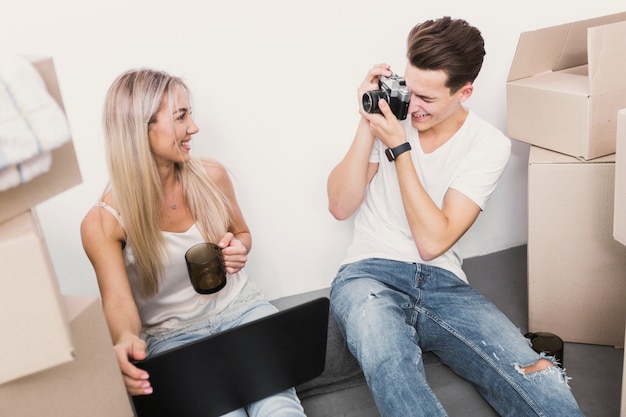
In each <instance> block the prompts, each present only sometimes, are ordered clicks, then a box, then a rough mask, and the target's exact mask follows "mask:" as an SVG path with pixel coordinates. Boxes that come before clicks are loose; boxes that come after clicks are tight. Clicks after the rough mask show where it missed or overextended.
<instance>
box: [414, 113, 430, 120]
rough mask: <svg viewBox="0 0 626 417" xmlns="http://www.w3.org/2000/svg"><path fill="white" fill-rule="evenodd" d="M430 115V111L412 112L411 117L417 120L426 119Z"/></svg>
mask: <svg viewBox="0 0 626 417" xmlns="http://www.w3.org/2000/svg"><path fill="white" fill-rule="evenodd" d="M428 116H430V114H428V113H412V114H411V117H412V118H413V119H417V120H422V119H425V118H426V117H428Z"/></svg>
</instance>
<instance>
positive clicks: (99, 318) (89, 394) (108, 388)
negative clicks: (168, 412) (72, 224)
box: [0, 58, 133, 417]
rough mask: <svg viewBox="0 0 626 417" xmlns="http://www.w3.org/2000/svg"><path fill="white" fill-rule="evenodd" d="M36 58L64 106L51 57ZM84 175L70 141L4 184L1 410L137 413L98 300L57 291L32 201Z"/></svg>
mask: <svg viewBox="0 0 626 417" xmlns="http://www.w3.org/2000/svg"><path fill="white" fill-rule="evenodd" d="M31 62H32V64H33V65H34V67H35V68H36V69H37V71H38V72H39V73H40V74H41V76H42V78H43V80H44V82H45V84H46V87H47V88H48V91H49V93H50V94H51V95H52V97H53V98H54V99H55V100H56V101H57V102H58V103H59V105H60V106H61V108H63V102H62V99H61V94H60V90H59V86H58V82H57V77H56V72H55V69H54V65H53V61H52V60H51V59H50V58H31ZM80 181H81V175H80V171H79V167H78V163H77V160H76V155H75V152H74V147H73V144H72V142H71V141H70V142H68V143H66V144H65V145H63V146H61V147H60V148H57V149H56V150H54V151H53V154H52V166H51V167H50V169H49V170H48V171H47V172H46V173H45V174H42V175H40V176H38V177H35V178H34V179H32V180H31V181H29V182H27V183H24V184H22V185H20V186H17V187H13V188H10V189H8V190H6V191H2V192H0V265H1V266H2V272H1V274H0V329H2V333H3V336H2V342H1V343H0V416H11V417H26V416H28V417H34V416H48V417H85V416H90V417H132V416H133V411H132V407H131V404H130V401H129V398H128V395H127V394H126V390H125V388H124V383H123V380H122V376H121V374H120V371H119V367H118V365H117V360H116V358H115V354H114V353H113V349H112V345H111V338H110V336H109V332H108V329H107V326H106V323H105V320H104V316H103V314H102V308H101V305H100V300H99V299H98V298H97V297H90V296H64V295H62V294H61V293H60V289H59V285H58V281H57V278H56V275H55V272H54V269H53V267H52V263H51V260H50V256H49V252H48V249H47V246H46V243H45V240H44V238H43V235H42V233H41V229H40V227H39V224H38V221H37V216H36V212H35V210H34V209H33V208H34V206H36V205H37V204H38V203H40V202H42V201H44V200H46V199H48V198H50V197H52V196H54V195H56V194H59V193H60V192H62V191H64V190H66V189H68V188H70V187H72V186H74V185H76V184H79V183H80Z"/></svg>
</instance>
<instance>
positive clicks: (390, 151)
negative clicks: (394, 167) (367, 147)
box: [385, 142, 411, 162]
mask: <svg viewBox="0 0 626 417" xmlns="http://www.w3.org/2000/svg"><path fill="white" fill-rule="evenodd" d="M410 150H411V144H410V143H409V142H404V143H403V144H402V145H399V146H396V147H395V148H387V149H385V154H386V155H387V159H388V160H389V162H393V161H395V160H396V158H397V157H398V156H399V155H400V154H402V153H404V152H406V151H410Z"/></svg>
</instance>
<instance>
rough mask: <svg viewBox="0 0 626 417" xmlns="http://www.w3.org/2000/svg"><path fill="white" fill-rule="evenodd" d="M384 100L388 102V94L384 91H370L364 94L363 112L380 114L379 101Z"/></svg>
mask: <svg viewBox="0 0 626 417" xmlns="http://www.w3.org/2000/svg"><path fill="white" fill-rule="evenodd" d="M381 98H384V99H386V100H388V98H387V93H385V92H384V91H382V90H376V91H368V92H366V93H365V94H363V100H362V101H363V110H365V111H366V112H367V113H380V109H379V108H378V101H379V100H380V99H381Z"/></svg>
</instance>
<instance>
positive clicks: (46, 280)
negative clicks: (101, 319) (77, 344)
mask: <svg viewBox="0 0 626 417" xmlns="http://www.w3.org/2000/svg"><path fill="white" fill-rule="evenodd" d="M0 265H2V274H1V275H0V329H2V332H3V337H2V343H0V383H3V382H7V381H10V380H12V379H15V378H18V377H21V376H24V375H28V374H31V373H33V372H38V371H41V370H43V369H47V368H49V367H52V366H56V365H59V364H62V363H66V362H69V361H71V360H73V355H72V353H73V350H74V348H73V346H72V342H71V338H70V332H69V326H68V324H67V318H66V315H65V309H64V307H63V303H62V298H61V293H60V290H59V285H58V282H57V279H56V275H55V273H54V269H53V267H52V262H51V260H50V256H49V253H48V250H47V247H46V245H45V243H44V240H43V237H42V234H41V230H40V228H39V224H38V223H37V218H36V216H35V213H34V212H32V211H26V212H24V213H22V214H21V215H19V216H17V217H14V218H12V219H11V220H9V221H7V222H5V223H0ZM0 414H1V413H0Z"/></svg>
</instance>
